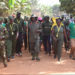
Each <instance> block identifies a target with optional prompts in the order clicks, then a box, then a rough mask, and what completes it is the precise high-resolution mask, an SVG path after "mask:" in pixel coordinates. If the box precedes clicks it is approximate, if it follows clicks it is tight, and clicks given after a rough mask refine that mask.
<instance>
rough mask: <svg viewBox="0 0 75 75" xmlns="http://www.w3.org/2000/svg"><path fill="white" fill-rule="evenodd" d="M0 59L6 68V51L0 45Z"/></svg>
mask: <svg viewBox="0 0 75 75" xmlns="http://www.w3.org/2000/svg"><path fill="white" fill-rule="evenodd" d="M0 57H1V59H2V61H3V64H4V66H5V67H6V65H7V60H6V50H5V46H1V45H0Z"/></svg>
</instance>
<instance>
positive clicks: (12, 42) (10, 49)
mask: <svg viewBox="0 0 75 75" xmlns="http://www.w3.org/2000/svg"><path fill="white" fill-rule="evenodd" d="M8 18H9V23H8V24H7V25H6V28H7V30H8V33H9V37H8V39H7V41H6V45H7V46H6V47H7V57H8V61H10V57H12V58H14V54H15V52H16V51H15V50H16V36H17V31H18V28H17V25H16V24H15V23H14V20H13V17H12V16H9V17H8Z"/></svg>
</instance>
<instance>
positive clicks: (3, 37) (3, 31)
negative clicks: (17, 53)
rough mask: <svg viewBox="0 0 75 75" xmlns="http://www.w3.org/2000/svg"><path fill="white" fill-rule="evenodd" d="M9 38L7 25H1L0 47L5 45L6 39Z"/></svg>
mask: <svg viewBox="0 0 75 75" xmlns="http://www.w3.org/2000/svg"><path fill="white" fill-rule="evenodd" d="M7 38H8V31H7V29H6V27H3V26H2V25H0V47H2V46H4V45H5V40H6V39H7Z"/></svg>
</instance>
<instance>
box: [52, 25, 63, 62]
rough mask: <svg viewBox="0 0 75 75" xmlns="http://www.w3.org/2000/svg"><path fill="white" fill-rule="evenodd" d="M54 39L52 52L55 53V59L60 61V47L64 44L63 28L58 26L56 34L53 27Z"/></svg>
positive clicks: (55, 28) (55, 29)
mask: <svg viewBox="0 0 75 75" xmlns="http://www.w3.org/2000/svg"><path fill="white" fill-rule="evenodd" d="M53 30H54V34H53V35H54V37H55V38H56V40H53V46H54V50H55V51H54V52H55V56H54V57H55V58H56V56H57V57H58V60H59V61H60V58H61V53H62V45H63V42H64V26H60V30H59V32H58V27H57V26H54V27H53Z"/></svg>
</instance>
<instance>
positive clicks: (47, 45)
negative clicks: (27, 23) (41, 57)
mask: <svg viewBox="0 0 75 75" xmlns="http://www.w3.org/2000/svg"><path fill="white" fill-rule="evenodd" d="M42 29H43V31H42V35H43V44H44V49H45V53H46V54H47V53H49V55H50V54H51V42H50V34H51V23H50V22H49V17H48V16H46V17H45V20H44V23H42Z"/></svg>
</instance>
